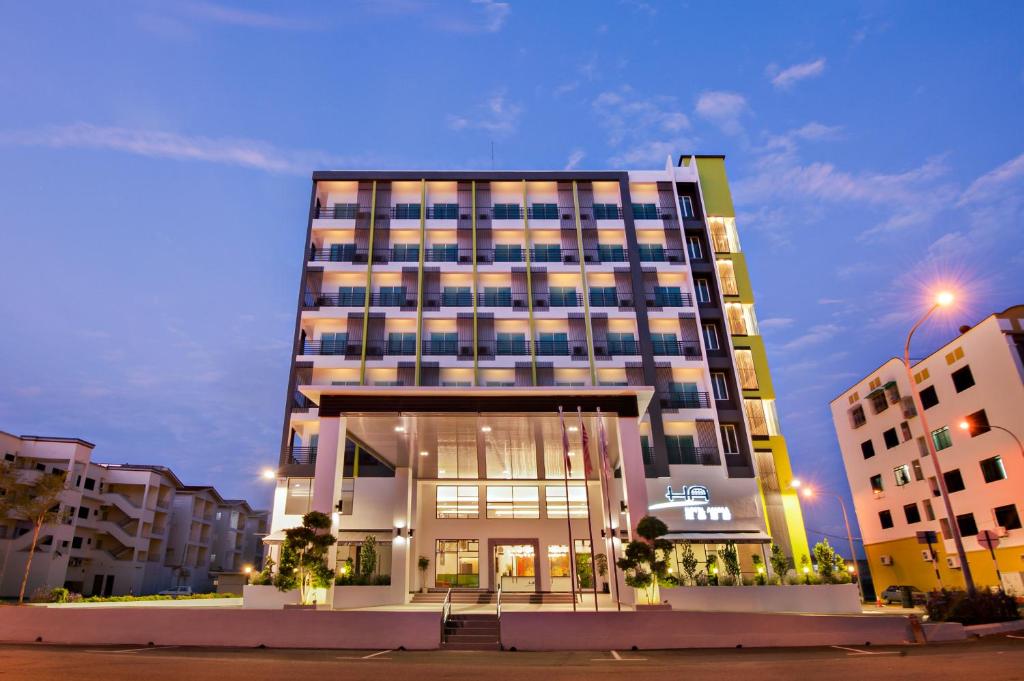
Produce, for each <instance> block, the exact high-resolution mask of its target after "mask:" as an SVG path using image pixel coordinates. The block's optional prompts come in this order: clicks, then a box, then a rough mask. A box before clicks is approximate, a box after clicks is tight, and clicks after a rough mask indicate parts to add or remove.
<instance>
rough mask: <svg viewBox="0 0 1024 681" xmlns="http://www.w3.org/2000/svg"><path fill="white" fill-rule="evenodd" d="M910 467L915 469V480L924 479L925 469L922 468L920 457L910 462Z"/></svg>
mask: <svg viewBox="0 0 1024 681" xmlns="http://www.w3.org/2000/svg"><path fill="white" fill-rule="evenodd" d="M910 467H911V469H913V471H914V480H917V481H921V480H924V471H923V470H921V462H920V460H918V459H914V460H913V461H911V462H910Z"/></svg>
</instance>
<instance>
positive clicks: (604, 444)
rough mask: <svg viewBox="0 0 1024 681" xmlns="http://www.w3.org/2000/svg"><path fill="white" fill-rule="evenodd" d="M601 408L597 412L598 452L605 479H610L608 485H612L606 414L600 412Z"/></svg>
mask: <svg viewBox="0 0 1024 681" xmlns="http://www.w3.org/2000/svg"><path fill="white" fill-rule="evenodd" d="M600 411H601V410H600V409H599V410H598V414H597V454H598V458H599V459H600V460H601V468H602V469H603V471H604V479H605V480H607V481H608V485H609V486H610V485H611V480H612V478H613V475H612V465H611V462H610V461H608V438H607V437H606V435H605V432H604V416H603V415H602V414H601V413H600Z"/></svg>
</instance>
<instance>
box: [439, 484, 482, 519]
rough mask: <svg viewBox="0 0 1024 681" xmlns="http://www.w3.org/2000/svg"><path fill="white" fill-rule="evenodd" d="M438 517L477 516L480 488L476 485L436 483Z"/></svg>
mask: <svg viewBox="0 0 1024 681" xmlns="http://www.w3.org/2000/svg"><path fill="white" fill-rule="evenodd" d="M436 501H437V517H438V518H479V517H480V488H479V487H477V486H476V485H438V486H437V495H436Z"/></svg>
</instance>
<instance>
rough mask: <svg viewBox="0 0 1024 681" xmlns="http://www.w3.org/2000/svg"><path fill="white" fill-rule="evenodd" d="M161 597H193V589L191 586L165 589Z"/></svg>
mask: <svg viewBox="0 0 1024 681" xmlns="http://www.w3.org/2000/svg"><path fill="white" fill-rule="evenodd" d="M159 595H160V596H191V595H192V587H190V586H172V587H171V588H170V589H164V590H163V591H161V592H160V594H159Z"/></svg>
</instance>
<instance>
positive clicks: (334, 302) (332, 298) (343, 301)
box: [302, 286, 366, 310]
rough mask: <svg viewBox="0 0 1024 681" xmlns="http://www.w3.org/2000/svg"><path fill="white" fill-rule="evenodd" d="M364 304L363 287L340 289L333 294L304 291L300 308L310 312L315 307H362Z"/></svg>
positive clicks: (364, 289)
mask: <svg viewBox="0 0 1024 681" xmlns="http://www.w3.org/2000/svg"><path fill="white" fill-rule="evenodd" d="M365 304H366V288H365V287H363V286H345V287H340V288H339V290H338V291H336V292H334V293H323V292H320V291H306V293H304V294H303V296H302V307H303V308H305V309H307V310H310V309H313V308H316V307H363V306H364V305H365Z"/></svg>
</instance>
